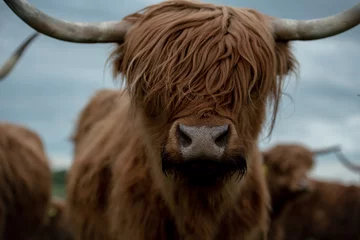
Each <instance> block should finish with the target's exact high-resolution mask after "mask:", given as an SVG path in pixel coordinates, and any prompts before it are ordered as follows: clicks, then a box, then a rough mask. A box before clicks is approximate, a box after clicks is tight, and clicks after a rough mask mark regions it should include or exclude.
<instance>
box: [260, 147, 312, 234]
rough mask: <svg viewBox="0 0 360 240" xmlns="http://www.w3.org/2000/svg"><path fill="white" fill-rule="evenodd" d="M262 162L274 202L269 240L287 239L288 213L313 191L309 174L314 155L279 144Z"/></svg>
mask: <svg viewBox="0 0 360 240" xmlns="http://www.w3.org/2000/svg"><path fill="white" fill-rule="evenodd" d="M263 161H264V168H265V169H264V170H265V173H266V181H267V184H268V188H269V191H270V196H271V202H272V212H271V215H270V216H271V227H270V231H269V239H270V240H271V239H274V240H275V239H284V238H283V229H282V225H283V221H284V219H283V218H284V217H285V215H286V212H287V211H288V209H289V208H290V207H291V204H293V202H294V200H295V199H297V198H299V197H301V196H302V195H304V194H305V193H307V192H308V191H311V190H312V184H311V182H310V180H309V178H308V176H307V174H308V172H309V171H310V169H311V168H312V166H313V164H314V160H313V153H312V152H311V150H310V149H308V148H307V147H305V146H304V145H301V144H295V143H294V144H278V145H276V146H274V147H272V148H271V149H269V150H267V151H265V152H263ZM289 237H290V236H289ZM285 239H288V238H285Z"/></svg>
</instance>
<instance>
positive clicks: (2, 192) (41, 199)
mask: <svg viewBox="0 0 360 240" xmlns="http://www.w3.org/2000/svg"><path fill="white" fill-rule="evenodd" d="M50 194H51V170H50V166H49V162H48V159H47V156H46V154H45V151H44V147H43V144H42V141H41V139H40V137H39V136H38V135H37V134H36V133H35V132H33V131H31V130H29V129H28V128H25V127H23V126H20V125H16V124H10V123H4V122H1V123H0V239H1V240H8V239H11V240H24V239H27V238H29V237H30V236H31V235H32V234H34V233H35V232H36V231H37V230H38V229H39V227H40V226H41V225H42V224H43V223H44V219H45V216H46V210H47V207H48V205H49V203H50Z"/></svg>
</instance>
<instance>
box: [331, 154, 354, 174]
mask: <svg viewBox="0 0 360 240" xmlns="http://www.w3.org/2000/svg"><path fill="white" fill-rule="evenodd" d="M335 154H336V157H337V159H338V160H339V161H340V162H341V163H342V164H343V165H344V166H345V167H346V168H347V169H349V170H350V171H353V172H356V173H360V166H359V165H355V164H353V163H352V162H350V161H349V160H348V159H347V158H346V157H345V156H344V154H342V153H341V152H340V151H339V152H336V153H335Z"/></svg>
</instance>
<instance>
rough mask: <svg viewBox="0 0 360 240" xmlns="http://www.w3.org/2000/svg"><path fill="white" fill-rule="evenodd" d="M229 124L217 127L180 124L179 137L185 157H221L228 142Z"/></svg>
mask: <svg viewBox="0 0 360 240" xmlns="http://www.w3.org/2000/svg"><path fill="white" fill-rule="evenodd" d="M228 138H229V125H222V126H216V127H208V126H185V125H183V124H179V126H178V128H177V139H178V143H179V145H180V150H181V153H182V155H183V157H184V158H185V159H186V158H199V157H207V158H215V159H218V158H221V157H222V156H223V154H224V151H225V148H226V146H227V144H228Z"/></svg>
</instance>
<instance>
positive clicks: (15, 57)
mask: <svg viewBox="0 0 360 240" xmlns="http://www.w3.org/2000/svg"><path fill="white" fill-rule="evenodd" d="M38 35H39V33H37V32H36V33H33V34H32V35H31V36H29V37H28V38H27V39H26V40H25V41H24V42H23V43H21V45H20V46H19V47H18V48H17V49H16V51H15V52H14V53H13V54H12V55H11V56H10V57H9V59H8V60H7V61H6V62H5V63H4V64H3V66H2V67H0V80H2V79H3V78H5V77H6V76H7V75H8V74H9V73H10V72H11V70H13V69H14V67H15V66H16V63H17V62H18V61H19V59H20V58H21V56H22V55H23V54H24V52H25V49H26V48H27V47H28V46H29V44H30V43H31V42H32V41H33V40H34V39H35V38H36V37H37V36H38Z"/></svg>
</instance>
